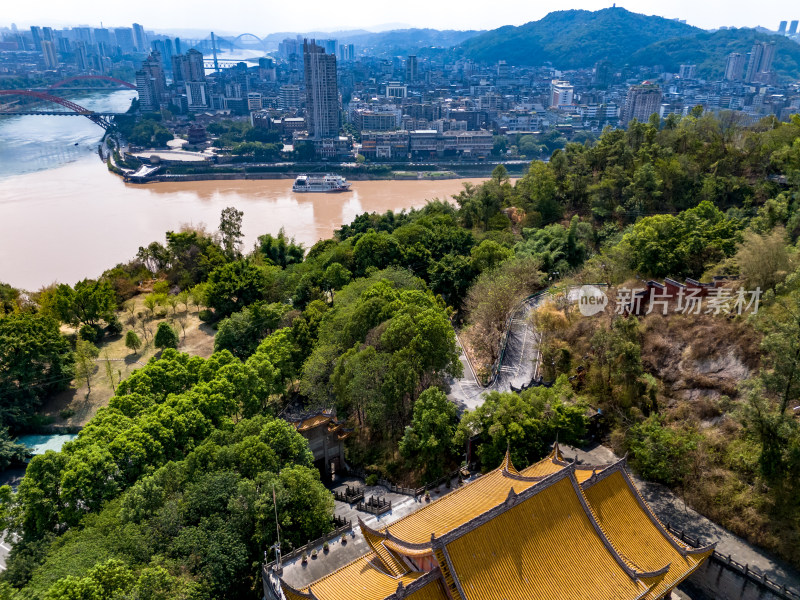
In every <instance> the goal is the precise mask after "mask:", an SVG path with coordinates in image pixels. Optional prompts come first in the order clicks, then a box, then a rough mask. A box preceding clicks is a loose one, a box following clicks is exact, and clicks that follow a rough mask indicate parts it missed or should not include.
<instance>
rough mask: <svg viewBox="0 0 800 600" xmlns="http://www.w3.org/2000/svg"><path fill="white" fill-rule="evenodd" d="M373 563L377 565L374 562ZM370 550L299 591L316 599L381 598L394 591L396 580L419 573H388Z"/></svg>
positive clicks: (406, 579)
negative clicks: (395, 575)
mask: <svg viewBox="0 0 800 600" xmlns="http://www.w3.org/2000/svg"><path fill="white" fill-rule="evenodd" d="M376 563H377V565H376ZM380 567H381V563H380V561H379V560H378V558H377V556H376V555H375V553H374V552H368V553H367V554H365V555H364V556H362V557H361V558H358V559H356V560H354V561H353V562H351V563H349V564H347V565H345V566H344V567H342V568H341V569H339V570H337V571H334V572H333V573H331V574H330V575H328V576H326V577H323V578H322V579H320V580H318V581H315V582H314V583H312V584H311V585H310V586H308V588H306V589H304V590H303V592H309V591H310V592H311V593H312V594H313V595H314V596H315V597H316V598H317V599H318V600H383V599H384V598H386V597H387V596H390V595H392V594H393V593H394V592H395V591H397V586H398V584H399V583H400V582H402V583H403V585H405V586H407V585H408V584H409V583H411V582H412V581H414V580H415V579H417V578H418V577H421V576H422V575H423V573H418V572H411V573H407V574H405V575H402V576H400V577H392V576H390V575H388V574H387V573H386V572H384V571H383V570H382V569H381V568H380Z"/></svg>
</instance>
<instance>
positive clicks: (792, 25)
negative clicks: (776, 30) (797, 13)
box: [789, 19, 797, 35]
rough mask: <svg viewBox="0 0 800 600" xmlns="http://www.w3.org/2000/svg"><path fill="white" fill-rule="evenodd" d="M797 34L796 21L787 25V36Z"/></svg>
mask: <svg viewBox="0 0 800 600" xmlns="http://www.w3.org/2000/svg"><path fill="white" fill-rule="evenodd" d="M795 33H797V19H795V20H794V21H792V22H791V23H789V35H794V34H795Z"/></svg>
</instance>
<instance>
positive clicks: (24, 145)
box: [0, 91, 465, 290]
mask: <svg viewBox="0 0 800 600" xmlns="http://www.w3.org/2000/svg"><path fill="white" fill-rule="evenodd" d="M131 94H132V93H131V92H130V91H121V92H113V93H98V94H93V95H90V96H81V97H75V98H70V99H72V100H73V101H75V102H77V103H78V104H81V105H83V106H86V107H87V108H94V109H96V110H108V111H113V112H116V111H124V110H126V109H127V106H128V105H129V102H130V97H131ZM101 134H102V132H101V130H100V129H99V128H98V127H97V126H95V125H93V124H92V123H91V122H90V121H89V120H88V119H84V118H82V117H60V116H53V117H43V116H22V117H2V118H0V282H5V283H10V284H11V285H13V286H15V287H20V288H24V289H28V290H36V289H38V288H39V287H41V286H42V285H47V284H49V283H52V282H55V281H58V282H65V283H70V284H73V283H75V282H76V281H77V280H79V279H82V278H84V277H96V276H98V275H100V274H101V273H102V272H103V271H104V270H105V269H107V268H110V267H112V266H114V265H115V264H117V263H119V262H125V261H128V260H130V259H131V258H133V256H134V255H135V254H136V251H137V249H138V248H139V246H145V245H147V244H149V243H150V242H152V241H161V242H163V241H164V232H166V231H168V230H177V229H179V228H180V227H181V226H182V225H184V224H191V225H195V226H197V225H199V224H205V225H206V226H207V228H208V229H209V230H215V229H216V227H217V225H218V224H219V215H220V212H221V211H222V209H223V208H225V207H227V206H234V207H236V208H238V209H239V210H242V211H244V220H243V233H244V236H245V247H246V249H249V248H251V247H252V245H253V244H254V242H255V240H256V238H257V237H258V236H259V235H262V234H264V233H272V234H275V233H277V232H278V230H279V229H280V228H281V227H283V228H284V229H285V230H286V232H287V234H288V235H290V236H294V237H295V238H296V240H297V241H298V242H302V243H303V244H305V246H306V247H310V246H311V245H312V244H313V243H314V242H316V241H318V240H320V239H325V238H328V237H330V236H331V235H332V234H333V231H334V229H336V228H338V227H341V225H342V224H343V223H349V222H350V221H351V220H352V219H353V218H354V217H355V216H356V215H358V214H360V213H362V212H365V211H366V212H378V213H382V212H385V211H387V210H394V211H399V210H402V209H403V208H413V207H419V206H423V205H424V204H425V202H426V201H427V200H429V199H433V198H440V199H447V198H449V197H450V196H452V195H453V194H456V193H458V192H459V191H460V190H461V189H462V185H463V183H464V181H465V180H457V179H453V180H444V181H355V182H353V189H352V191H351V192H349V193H345V194H294V193H292V191H291V184H292V182H291V180H287V179H283V180H280V179H278V180H262V181H244V180H242V181H198V182H185V183H153V184H147V185H133V184H126V183H124V182H123V181H122V180H121V179H119V178H118V177H117V176H115V175H113V174H111V173H109V172H108V171H107V170H106V167H105V164H104V163H102V162H101V161H100V159H99V158H98V156H97V152H96V147H97V141H98V140H99V138H100V136H101Z"/></svg>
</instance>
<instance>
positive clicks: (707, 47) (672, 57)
mask: <svg viewBox="0 0 800 600" xmlns="http://www.w3.org/2000/svg"><path fill="white" fill-rule="evenodd" d="M757 41H758V42H775V44H776V46H777V47H776V49H775V60H774V62H773V68H774V69H775V70H776V71H777V72H778V74H779V75H780V76H783V77H792V78H796V77H798V76H799V75H800V44H796V43H795V42H792V41H791V40H787V39H786V38H782V37H779V36H776V35H769V34H766V33H760V32H758V31H756V30H754V29H744V28H743V29H722V30H719V31H713V32H709V31H698V32H696V33H693V34H692V35H689V36H683V37H679V38H673V39H669V40H662V41H660V42H656V43H655V44H652V45H650V46H647V47H645V48H642V49H641V50H639V51H637V52H635V53H634V54H633V55H632V56H631V57H630V64H634V65H651V64H653V63H654V62H655V61H658V63H659V64H663V65H664V66H665V67H666V68H667V69H668V70H670V71H677V70H678V68H679V67H680V65H682V64H696V65H697V69H698V74H699V75H700V76H701V77H708V78H715V77H721V76H722V74H723V72H724V71H725V60H726V58H727V56H728V54H730V53H731V52H740V53H742V54H747V53H748V52H750V49H751V48H752V47H753V43H754V42H757Z"/></svg>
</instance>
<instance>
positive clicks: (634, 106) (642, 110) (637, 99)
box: [620, 81, 661, 125]
mask: <svg viewBox="0 0 800 600" xmlns="http://www.w3.org/2000/svg"><path fill="white" fill-rule="evenodd" d="M660 108H661V88H660V87H659V86H658V85H655V84H652V83H649V82H647V81H645V82H644V83H642V84H641V85H633V86H631V87H630V89H629V90H628V96H627V98H626V99H625V108H623V110H622V117H621V118H620V122H621V123H622V124H623V125H627V124H628V123H630V122H631V121H633V120H634V119H636V120H638V121H647V120H648V119H649V118H650V115H652V114H653V113H658V112H659V109H660Z"/></svg>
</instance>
